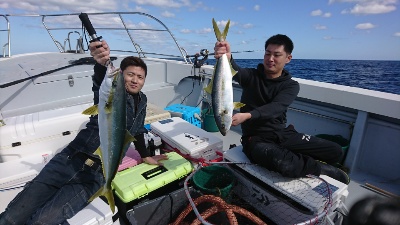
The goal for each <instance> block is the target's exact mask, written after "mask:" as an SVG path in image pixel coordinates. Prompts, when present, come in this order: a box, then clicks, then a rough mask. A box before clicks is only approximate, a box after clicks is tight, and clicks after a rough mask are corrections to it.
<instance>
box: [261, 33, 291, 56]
mask: <svg viewBox="0 0 400 225" xmlns="http://www.w3.org/2000/svg"><path fill="white" fill-rule="evenodd" d="M270 44H273V45H283V49H284V50H285V52H286V53H289V54H292V51H293V48H294V45H293V41H292V40H291V39H290V38H289V37H288V36H286V35H284V34H277V35H274V36H272V37H270V38H268V40H267V41H266V42H265V48H264V49H267V47H268V45H270Z"/></svg>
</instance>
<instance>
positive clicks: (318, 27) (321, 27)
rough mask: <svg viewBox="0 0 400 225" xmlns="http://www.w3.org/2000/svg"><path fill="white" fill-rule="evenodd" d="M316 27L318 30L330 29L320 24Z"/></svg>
mask: <svg viewBox="0 0 400 225" xmlns="http://www.w3.org/2000/svg"><path fill="white" fill-rule="evenodd" d="M314 27H315V29H316V30H326V29H328V27H326V26H324V25H320V24H317V25H315V26H314Z"/></svg>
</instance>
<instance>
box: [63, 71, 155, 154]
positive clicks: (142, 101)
mask: <svg viewBox="0 0 400 225" xmlns="http://www.w3.org/2000/svg"><path fill="white" fill-rule="evenodd" d="M106 72H107V68H106V67H104V66H102V65H100V64H96V65H95V66H94V75H93V78H92V79H93V87H92V91H93V93H94V97H93V104H94V105H96V104H98V103H99V89H100V85H101V83H102V81H103V79H104V76H105V75H106ZM126 101H127V102H126V126H127V130H128V131H129V133H130V134H131V135H132V136H134V137H135V139H136V140H137V141H135V142H134V144H135V148H136V150H137V151H138V152H139V154H140V156H141V157H142V158H145V157H148V156H150V151H149V150H148V149H147V148H146V144H145V140H144V133H147V130H146V128H145V127H144V120H145V118H146V106H147V97H146V95H145V94H144V93H142V92H139V93H138V94H137V95H136V96H133V95H131V94H128V93H127V99H126ZM135 101H136V102H135ZM135 104H136V107H135ZM136 109H137V110H136ZM99 146H100V137H99V126H98V116H97V115H96V116H91V117H90V118H89V122H88V123H87V124H86V128H85V129H82V130H81V131H80V132H79V133H78V135H77V136H76V138H75V139H74V140H73V141H72V142H71V143H70V147H73V148H75V149H76V150H78V151H81V152H85V153H87V154H92V153H93V152H94V151H96V149H97V148H98V147H99ZM124 155H125V153H124Z"/></svg>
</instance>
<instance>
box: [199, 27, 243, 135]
mask: <svg viewBox="0 0 400 225" xmlns="http://www.w3.org/2000/svg"><path fill="white" fill-rule="evenodd" d="M212 22H213V27H214V32H215V36H216V37H217V40H218V41H225V40H226V36H227V34H228V29H229V23H230V20H229V21H228V23H227V24H226V26H225V29H224V32H223V33H222V34H221V31H220V30H219V28H218V25H217V23H216V22H215V20H214V19H213V20H212ZM236 73H237V71H235V70H234V69H233V68H232V65H231V64H230V62H229V60H228V57H227V56H226V54H223V55H222V56H221V57H220V58H218V59H217V61H216V64H215V66H214V74H213V78H212V80H211V82H210V83H209V85H208V86H207V87H206V88H205V91H206V92H207V93H209V94H211V101H212V109H213V113H214V118H215V122H216V124H217V127H218V129H219V131H220V132H221V134H222V135H224V136H225V135H226V133H227V132H228V130H229V129H230V127H231V125H232V115H233V110H234V109H238V108H240V107H242V106H244V104H243V103H240V102H233V88H232V77H233V76H235V74H236Z"/></svg>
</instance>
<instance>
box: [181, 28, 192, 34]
mask: <svg viewBox="0 0 400 225" xmlns="http://www.w3.org/2000/svg"><path fill="white" fill-rule="evenodd" d="M181 33H183V34H189V33H192V31H191V30H189V29H182V30H181Z"/></svg>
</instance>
